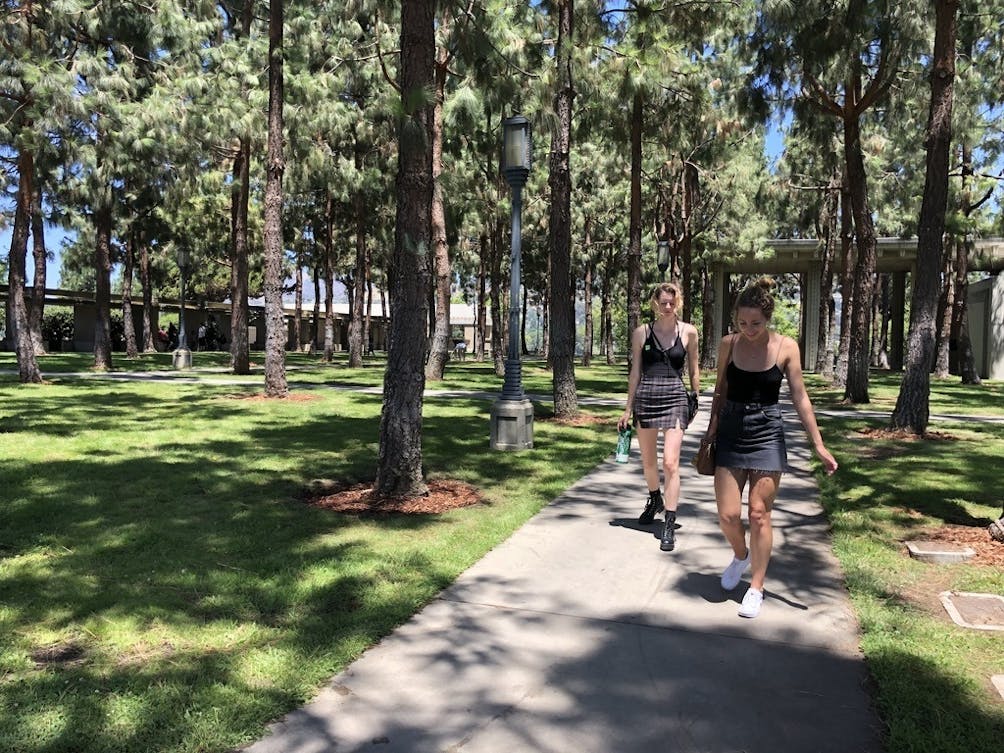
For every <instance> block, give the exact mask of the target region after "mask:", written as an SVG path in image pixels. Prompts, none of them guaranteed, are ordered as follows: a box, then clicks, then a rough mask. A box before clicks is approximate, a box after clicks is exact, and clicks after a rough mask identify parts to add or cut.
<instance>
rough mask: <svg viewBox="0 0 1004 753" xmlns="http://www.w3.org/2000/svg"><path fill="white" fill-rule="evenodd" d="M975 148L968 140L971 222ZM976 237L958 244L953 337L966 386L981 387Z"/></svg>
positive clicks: (965, 206) (965, 187)
mask: <svg viewBox="0 0 1004 753" xmlns="http://www.w3.org/2000/svg"><path fill="white" fill-rule="evenodd" d="M972 178H973V148H972V145H971V144H969V142H968V141H964V142H963V144H962V190H961V191H960V192H959V194H960V202H961V210H962V215H963V217H965V218H966V219H967V220H968V218H969V216H970V215H971V214H972V213H973V210H974V209H975V207H974V206H973V197H972ZM971 244H972V236H970V235H968V234H967V235H965V236H964V237H962V238H957V239H956V243H955V302H954V303H955V305H954V306H953V307H952V337H953V338H955V343H956V351H955V352H956V361H957V364H956V366H957V369H958V373H959V376H960V377H962V383H963V384H980V374H979V371H978V370H977V369H976V357H975V355H974V354H973V343H972V341H971V340H970V339H969V314H968V311H969V274H968V272H969V255H970V254H969V251H970V248H969V247H970V245H971Z"/></svg>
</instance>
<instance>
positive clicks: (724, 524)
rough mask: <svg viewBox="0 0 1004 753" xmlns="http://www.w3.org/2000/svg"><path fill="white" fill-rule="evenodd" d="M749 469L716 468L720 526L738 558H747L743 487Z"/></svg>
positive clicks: (716, 493) (716, 494) (716, 496)
mask: <svg viewBox="0 0 1004 753" xmlns="http://www.w3.org/2000/svg"><path fill="white" fill-rule="evenodd" d="M746 476H747V471H745V470H740V469H736V468H722V467H721V466H719V467H718V468H715V502H716V503H717V505H718V527H719V528H721V529H722V533H724V534H725V538H726V539H728V542H729V544H730V545H731V546H732V552H733V553H734V554H735V557H736V559H739V560H743V559H746V555H747V554H748V550H747V548H746V529H745V528H744V527H743V520H742V511H743V504H742V503H743V499H742V494H743V487H744V486H745V485H746Z"/></svg>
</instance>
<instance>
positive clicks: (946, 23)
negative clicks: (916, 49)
mask: <svg viewBox="0 0 1004 753" xmlns="http://www.w3.org/2000/svg"><path fill="white" fill-rule="evenodd" d="M958 6H959V3H958V0H936V2H935V3H934V7H935V31H934V70H933V72H932V74H931V108H930V112H929V114H928V120H927V138H926V147H927V166H926V174H925V178H924V198H923V200H922V202H921V206H920V223H919V225H918V228H917V272H916V274H915V275H914V280H913V294H912V297H911V304H910V334H909V336H908V341H907V349H906V365H905V368H904V370H903V380H902V382H901V383H900V388H899V397H897V399H896V407H895V409H894V410H893V412H892V420H891V425H892V427H893V428H897V429H908V430H910V431H912V432H913V433H915V434H921V435H922V434H924V432H926V431H927V423H928V419H929V417H930V406H929V400H930V396H931V363H932V360H933V358H934V338H935V333H936V326H935V324H936V323H935V317H936V314H937V311H938V293H939V291H940V288H941V258H942V251H943V249H942V237H943V236H944V233H945V210H946V208H947V206H948V158H949V153H950V150H951V145H952V144H951V142H952V104H953V92H954V83H955V40H956V36H957V34H956V14H957V12H958Z"/></svg>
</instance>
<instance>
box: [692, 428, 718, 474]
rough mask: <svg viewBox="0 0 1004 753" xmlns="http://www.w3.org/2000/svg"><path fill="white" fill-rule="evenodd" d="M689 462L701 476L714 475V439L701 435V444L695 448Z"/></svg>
mask: <svg viewBox="0 0 1004 753" xmlns="http://www.w3.org/2000/svg"><path fill="white" fill-rule="evenodd" d="M690 462H691V463H692V464H693V466H694V467H695V468H696V469H697V472H698V473H700V474H701V475H702V476H714V475H715V440H713V439H708V438H707V437H701V446H700V447H698V448H697V452H695V453H694V457H693V458H691V460H690Z"/></svg>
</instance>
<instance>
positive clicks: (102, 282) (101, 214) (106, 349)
mask: <svg viewBox="0 0 1004 753" xmlns="http://www.w3.org/2000/svg"><path fill="white" fill-rule="evenodd" d="M92 221H93V223H94V230H95V243H94V279H95V287H94V291H95V292H94V302H95V306H96V308H97V319H96V320H95V322H94V368H95V369H98V370H100V371H107V370H108V369H111V367H112V326H111V325H112V317H111V312H112V254H111V241H112V210H111V207H110V206H108V205H102V206H100V207H98V208H97V209H96V210H95V211H94V216H93V218H92Z"/></svg>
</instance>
